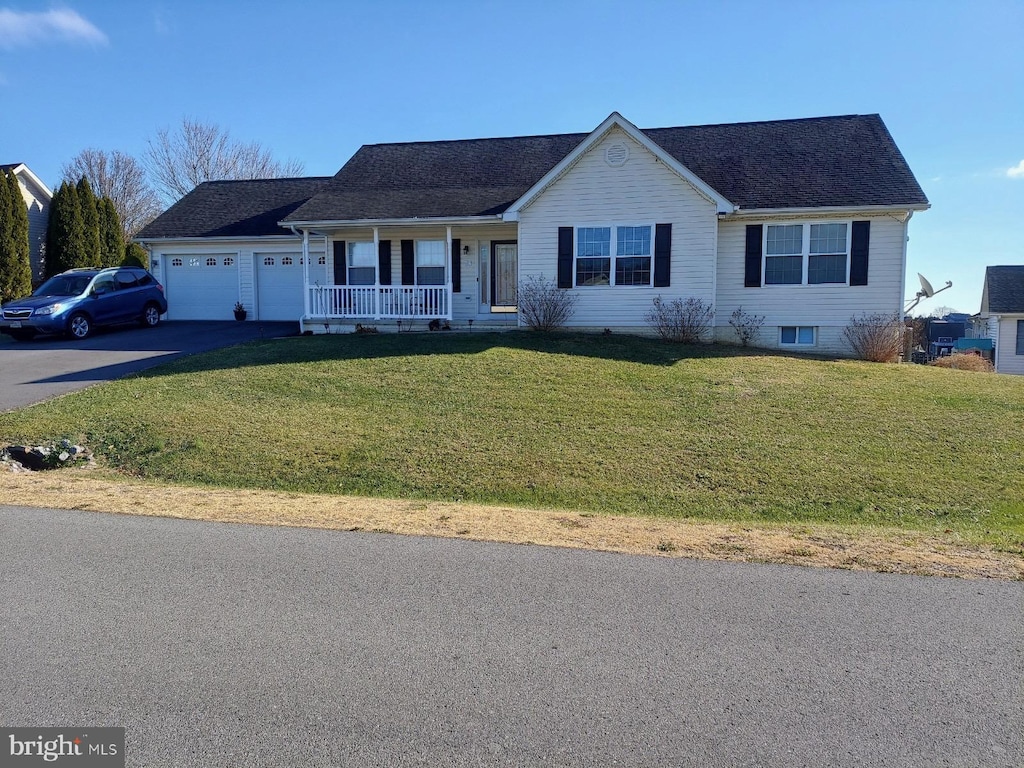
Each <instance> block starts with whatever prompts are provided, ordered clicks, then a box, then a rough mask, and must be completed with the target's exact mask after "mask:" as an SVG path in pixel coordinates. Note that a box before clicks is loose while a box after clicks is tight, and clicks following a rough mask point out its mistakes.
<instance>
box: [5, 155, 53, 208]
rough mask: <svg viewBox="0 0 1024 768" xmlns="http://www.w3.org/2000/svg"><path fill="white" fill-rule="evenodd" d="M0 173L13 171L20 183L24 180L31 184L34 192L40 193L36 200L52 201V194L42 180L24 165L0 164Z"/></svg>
mask: <svg viewBox="0 0 1024 768" xmlns="http://www.w3.org/2000/svg"><path fill="white" fill-rule="evenodd" d="M0 171H4V172H6V171H13V173H14V175H15V176H18V177H20V178H21V180H22V182H24V181H25V180H26V179H28V180H29V181H30V182H32V185H33V186H34V187H35V188H36V190H35V191H36V192H40V193H41V194H40V195H37V196H36V197H37V199H38V198H40V197H42V198H45V199H46V200H47V201H49V200H52V199H53V192H52V191H51V190H50V188H49V187H48V186H46V185H45V184H43V182H42V180H41V179H40V178H39V177H38V176H36V175H35V174H34V173H32V171H31V170H30V169H29V167H28V166H27V165H25V164H24V163H0Z"/></svg>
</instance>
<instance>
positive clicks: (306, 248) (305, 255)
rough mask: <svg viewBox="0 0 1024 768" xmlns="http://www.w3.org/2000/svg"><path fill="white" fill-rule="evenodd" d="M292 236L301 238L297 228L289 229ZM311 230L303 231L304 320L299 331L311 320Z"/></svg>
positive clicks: (301, 320)
mask: <svg viewBox="0 0 1024 768" xmlns="http://www.w3.org/2000/svg"><path fill="white" fill-rule="evenodd" d="M289 228H290V229H291V231H292V234H293V235H295V236H296V237H298V236H299V232H298V230H296V229H295V227H289ZM309 310H310V307H309V230H308V229H304V230H302V319H300V320H299V331H300V332H302V331H303V330H305V328H304V327H303V324H304V323H305V321H306V320H307V319H308V318H309V316H310V315H309Z"/></svg>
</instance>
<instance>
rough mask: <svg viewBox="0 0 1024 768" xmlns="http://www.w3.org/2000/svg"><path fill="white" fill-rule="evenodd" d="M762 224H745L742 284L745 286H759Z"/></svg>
mask: <svg viewBox="0 0 1024 768" xmlns="http://www.w3.org/2000/svg"><path fill="white" fill-rule="evenodd" d="M763 234H764V225H763V224H748V225H747V250H746V267H745V269H744V270H743V285H744V287H746V288H760V287H761V236H762V235H763Z"/></svg>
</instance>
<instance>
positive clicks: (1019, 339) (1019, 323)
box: [1016, 320, 1024, 355]
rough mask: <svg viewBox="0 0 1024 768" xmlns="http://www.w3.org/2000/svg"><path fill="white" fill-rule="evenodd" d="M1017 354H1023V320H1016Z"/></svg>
mask: <svg viewBox="0 0 1024 768" xmlns="http://www.w3.org/2000/svg"><path fill="white" fill-rule="evenodd" d="M1016 351H1017V354H1018V355H1024V320H1018V321H1017V350H1016Z"/></svg>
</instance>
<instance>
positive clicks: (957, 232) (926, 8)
mask: <svg viewBox="0 0 1024 768" xmlns="http://www.w3.org/2000/svg"><path fill="white" fill-rule="evenodd" d="M0 103H2V104H3V105H4V108H3V110H2V117H0V162H25V163H27V164H28V165H29V167H30V168H32V169H33V171H35V172H36V173H37V174H38V175H39V176H40V177H41V178H42V179H43V181H45V182H46V183H47V184H50V185H53V184H55V183H56V182H58V181H59V178H60V169H61V166H62V165H63V164H64V163H65V162H67V161H68V160H69V159H70V158H72V157H73V156H74V155H75V154H77V153H78V152H79V151H80V150H82V149H84V148H86V147H96V148H100V149H105V150H115V149H117V150H121V151H124V152H128V153H130V154H134V155H136V156H141V155H142V153H143V151H144V150H145V148H146V143H147V140H148V139H150V138H151V137H152V136H153V135H154V134H155V132H156V130H157V129H158V128H161V127H174V126H175V125H177V124H178V123H180V121H181V119H182V117H184V116H190V117H193V118H198V119H201V120H203V121H207V122H213V123H216V124H218V125H220V126H221V127H223V128H226V129H228V130H230V132H231V134H232V135H233V136H234V137H235V138H237V139H242V140H246V141H251V140H258V141H260V142H261V143H263V144H264V145H265V146H267V147H269V148H271V149H272V150H273V151H274V153H275V154H276V156H277V157H278V158H280V159H288V158H294V159H297V160H300V161H301V162H302V163H304V165H305V170H306V173H307V174H309V175H329V174H333V173H334V172H335V171H337V170H338V168H340V167H341V165H342V164H343V163H344V162H345V161H346V160H347V159H348V158H349V157H350V156H351V155H352V153H353V152H354V151H355V150H356V149H357V148H358V147H359V146H360V145H361V144H364V143H378V142H388V141H419V140H435V139H458V138H474V137H485V136H511V135H524V134H543V133H561V132H570V131H589V130H591V129H593V128H595V127H596V126H597V125H598V124H599V123H600V122H601V121H602V120H603V119H604V118H605V117H607V116H608V114H609V113H611V112H612V111H618V112H620V113H622V115H623V116H624V117H626V118H627V119H629V120H630V121H632V122H633V123H635V124H636V125H638V126H640V127H642V128H654V127H660V126H671V125H696V124H705V123H722V122H739V121H747V120H772V119H780V118H799V117H813V116H819V115H838V114H851V113H861V114H864V113H873V112H878V113H880V114H881V115H882V118H883V119H884V120H885V122H886V124H887V125H888V127H889V130H890V131H891V132H892V134H893V136H894V138H895V139H896V142H897V143H898V144H899V146H900V148H901V149H902V151H903V153H904V155H905V156H906V158H907V160H908V162H909V163H910V167H911V168H912V169H913V171H914V173H915V175H916V176H917V178H918V181H919V182H920V183H921V185H922V186H923V187H924V190H925V192H926V194H927V195H928V197H929V199H930V200H931V203H932V208H931V210H929V211H926V212H924V213H919V214H917V215H915V217H914V219H913V221H912V222H911V225H910V244H909V249H908V268H907V272H908V282H907V286H908V289H907V290H908V295H911V294H912V293H913V290H914V289H915V288H916V283H917V281H916V277H915V273H916V272H922V273H924V274H925V276H927V277H928V278H929V279H930V280H931V281H932V283H933V284H935V285H936V287H938V286H939V285H942V284H943V283H944V282H945V281H946V280H952V281H953V283H954V287H953V288H952V289H950V290H949V291H947V292H945V293H943V294H942V295H941V296H937V297H936V298H935V299H933V300H932V301H931V302H926V303H924V304H922V305H921V307H920V310H919V311H922V312H928V311H931V310H932V309H934V308H935V307H937V306H940V305H946V306H950V307H952V308H954V309H957V310H960V311H968V312H976V311H977V310H978V305H979V302H980V297H981V283H982V277H983V275H984V268H985V265H987V264H1024V2H1021V0H1013V1H1010V0H1004V1H1003V2H998V1H992V2H989V1H988V0H974V1H972V2H962V3H961V2H943V0H933V1H932V2H897V1H894V0H890V1H889V2H871V1H866V2H857V3H831V2H820V1H818V2H809V3H803V2H792V3H782V2H719V3H707V2H647V1H646V0H631V1H630V2H624V1H623V2H601V1H600V0H598V1H596V2H559V0H546V2H534V0H521V1H520V2H517V3H495V2H482V1H480V0H476V1H474V2H461V1H455V0H430V1H429V2H427V1H423V2H399V1H398V0H395V1H393V2H392V1H389V0H375V1H374V2H358V3H356V2H294V3H281V2H279V1H278V2H237V3H236V2H217V1H216V0H206V2H193V1H192V0H174V1H173V2H147V1H146V0H133V2H123V1H122V2H107V1H106V0H77V1H75V0H72V1H71V2H65V3H61V4H50V3H38V2H31V1H29V0H24V1H23V2H18V3H6V4H5V3H4V0H0Z"/></svg>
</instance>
